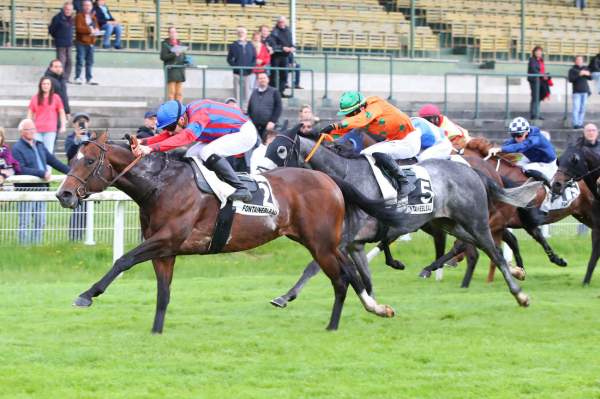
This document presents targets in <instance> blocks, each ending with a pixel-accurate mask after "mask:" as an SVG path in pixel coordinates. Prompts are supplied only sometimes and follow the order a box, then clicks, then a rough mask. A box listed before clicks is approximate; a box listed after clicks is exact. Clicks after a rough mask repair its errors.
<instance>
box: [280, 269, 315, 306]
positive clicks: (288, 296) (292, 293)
mask: <svg viewBox="0 0 600 399" xmlns="http://www.w3.org/2000/svg"><path fill="white" fill-rule="evenodd" d="M319 270H320V269H319V264H318V263H317V262H315V261H314V260H313V261H312V262H310V263H309V264H308V266H306V268H305V269H304V271H303V272H302V276H300V279H299V280H298V281H297V282H296V284H294V286H293V287H292V288H290V290H289V291H288V292H286V293H285V294H283V295H281V296H278V297H277V298H275V299H272V300H271V305H273V306H276V307H279V308H285V307H286V306H287V304H288V302H291V301H293V300H294V299H296V298H297V297H298V294H299V293H300V291H302V288H304V286H305V285H306V283H307V282H308V280H310V279H311V278H312V277H314V276H315V275H316V274H317V273H319Z"/></svg>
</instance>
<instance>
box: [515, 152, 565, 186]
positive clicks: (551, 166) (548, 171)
mask: <svg viewBox="0 0 600 399" xmlns="http://www.w3.org/2000/svg"><path fill="white" fill-rule="evenodd" d="M517 165H519V166H520V167H522V168H523V169H525V170H536V171H538V172H540V173H541V174H542V175H544V177H545V178H546V179H547V180H548V181H552V179H553V178H554V175H555V174H556V171H557V170H558V165H557V164H556V161H552V162H548V163H544V162H530V161H529V159H528V158H527V157H526V156H525V155H523V158H521V160H519V162H517Z"/></svg>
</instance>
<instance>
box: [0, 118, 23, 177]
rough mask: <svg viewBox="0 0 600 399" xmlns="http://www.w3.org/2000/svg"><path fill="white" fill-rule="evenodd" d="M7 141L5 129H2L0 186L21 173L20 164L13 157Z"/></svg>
mask: <svg viewBox="0 0 600 399" xmlns="http://www.w3.org/2000/svg"><path fill="white" fill-rule="evenodd" d="M5 141H6V137H5V135H4V128H3V127H0V186H1V185H2V183H4V180H5V179H7V178H9V177H11V176H12V175H14V174H15V173H19V172H20V171H21V168H20V167H19V163H18V162H17V160H16V159H15V158H14V157H13V155H12V152H10V148H8V146H7V145H6V144H5Z"/></svg>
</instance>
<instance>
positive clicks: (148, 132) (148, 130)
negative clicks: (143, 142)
mask: <svg viewBox="0 0 600 399" xmlns="http://www.w3.org/2000/svg"><path fill="white" fill-rule="evenodd" d="M155 134H156V112H154V111H148V112H146V113H145V114H144V126H140V127H139V128H138V130H137V132H136V134H135V136H136V137H137V138H138V139H147V138H148V137H152V136H154V135H155Z"/></svg>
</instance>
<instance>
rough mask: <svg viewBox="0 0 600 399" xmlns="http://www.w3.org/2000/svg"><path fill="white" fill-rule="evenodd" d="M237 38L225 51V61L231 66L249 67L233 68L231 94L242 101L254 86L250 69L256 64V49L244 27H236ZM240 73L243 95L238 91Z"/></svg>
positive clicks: (247, 96)
mask: <svg viewBox="0 0 600 399" xmlns="http://www.w3.org/2000/svg"><path fill="white" fill-rule="evenodd" d="M237 34H238V40H236V41H235V42H233V43H231V44H230V45H229V49H228V51H227V63H228V64H229V65H231V66H241V67H249V69H234V70H233V96H234V97H236V98H238V99H239V100H240V103H242V104H243V103H244V101H247V100H248V98H249V97H250V93H251V92H252V86H254V81H253V79H252V78H253V77H254V75H253V74H252V69H251V68H253V67H255V66H256V49H255V48H254V45H253V44H252V43H251V42H249V41H248V32H247V31H246V28H241V27H240V28H238V29H237ZM240 75H241V76H242V77H243V80H244V82H243V85H244V90H243V95H242V93H241V92H240V88H241V86H240V85H241V84H242V83H241V82H240Z"/></svg>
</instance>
